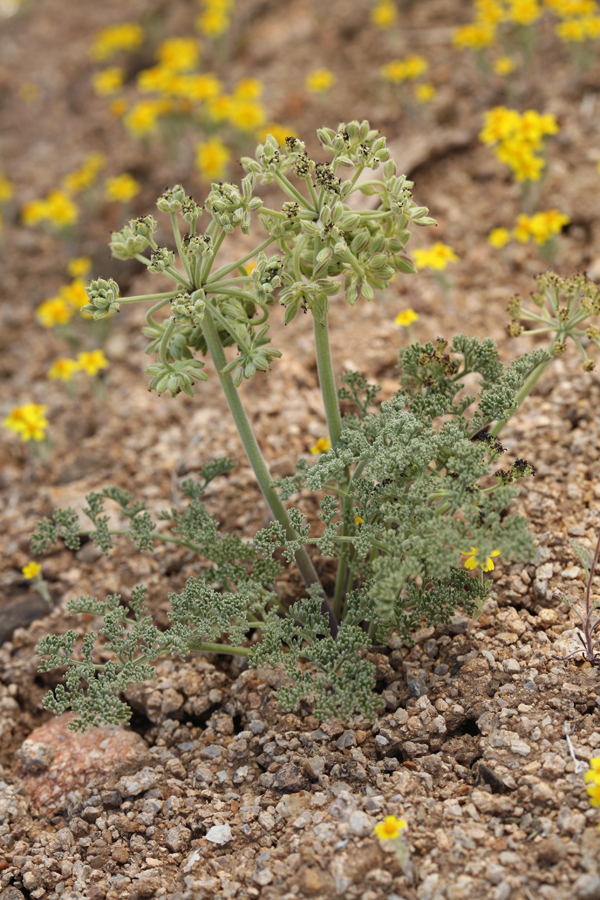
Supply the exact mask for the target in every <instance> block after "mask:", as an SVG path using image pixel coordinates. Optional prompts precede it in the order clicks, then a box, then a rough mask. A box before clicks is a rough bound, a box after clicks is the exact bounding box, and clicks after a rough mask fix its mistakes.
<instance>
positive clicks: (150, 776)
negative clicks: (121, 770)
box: [115, 766, 161, 797]
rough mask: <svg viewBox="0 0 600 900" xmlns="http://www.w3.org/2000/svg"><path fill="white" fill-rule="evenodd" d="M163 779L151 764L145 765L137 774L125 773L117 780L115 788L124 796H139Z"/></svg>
mask: <svg viewBox="0 0 600 900" xmlns="http://www.w3.org/2000/svg"><path fill="white" fill-rule="evenodd" d="M160 780H161V776H160V775H159V774H158V772H156V770H155V769H151V768H150V766H144V768H143V769H140V771H139V772H136V774H135V775H124V776H123V777H122V778H120V779H119V781H117V783H116V785H115V788H116V790H117V791H119V793H120V794H121V795H122V796H123V797H137V795H138V794H142V793H143V792H144V791H149V790H150V788H153V787H154V786H155V785H156V784H158V783H159V782H160Z"/></svg>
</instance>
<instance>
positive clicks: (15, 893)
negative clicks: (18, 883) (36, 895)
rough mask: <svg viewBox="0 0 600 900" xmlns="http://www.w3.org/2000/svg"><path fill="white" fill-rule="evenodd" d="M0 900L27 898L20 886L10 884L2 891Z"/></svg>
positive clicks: (23, 899)
mask: <svg viewBox="0 0 600 900" xmlns="http://www.w3.org/2000/svg"><path fill="white" fill-rule="evenodd" d="M0 900H25V898H24V896H23V894H22V893H21V891H20V890H19V889H18V888H16V887H14V886H13V885H12V884H10V885H9V886H8V887H6V888H4V890H3V891H0Z"/></svg>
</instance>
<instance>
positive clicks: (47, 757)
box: [15, 740, 54, 774]
mask: <svg viewBox="0 0 600 900" xmlns="http://www.w3.org/2000/svg"><path fill="white" fill-rule="evenodd" d="M15 756H16V757H17V759H18V760H19V761H20V763H21V766H22V767H23V770H24V772H27V773H28V774H29V773H37V772H42V771H43V770H44V769H47V768H48V766H49V765H50V763H51V762H52V760H53V759H54V748H53V747H51V746H50V745H49V744H41V743H39V742H36V741H28V740H25V741H23V743H22V744H21V746H20V747H19V749H18V750H17V752H16V753H15Z"/></svg>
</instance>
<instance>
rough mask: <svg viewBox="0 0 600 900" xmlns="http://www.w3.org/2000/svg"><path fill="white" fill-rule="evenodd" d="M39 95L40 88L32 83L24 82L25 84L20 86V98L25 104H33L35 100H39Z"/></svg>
mask: <svg viewBox="0 0 600 900" xmlns="http://www.w3.org/2000/svg"><path fill="white" fill-rule="evenodd" d="M39 94H40V89H39V87H38V86H37V84H34V83H33V82H32V81H24V82H23V84H21V85H19V97H20V98H21V100H22V101H23V102H24V103H33V101H34V100H37V98H38V97H39Z"/></svg>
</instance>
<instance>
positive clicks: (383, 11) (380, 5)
mask: <svg viewBox="0 0 600 900" xmlns="http://www.w3.org/2000/svg"><path fill="white" fill-rule="evenodd" d="M397 16H398V11H397V9H396V7H395V5H394V4H393V3H392V2H391V0H376V3H375V6H374V7H373V9H372V10H371V14H370V19H371V22H372V23H373V25H375V26H376V27H377V28H391V27H392V25H393V24H394V22H395V21H396V18H397Z"/></svg>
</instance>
